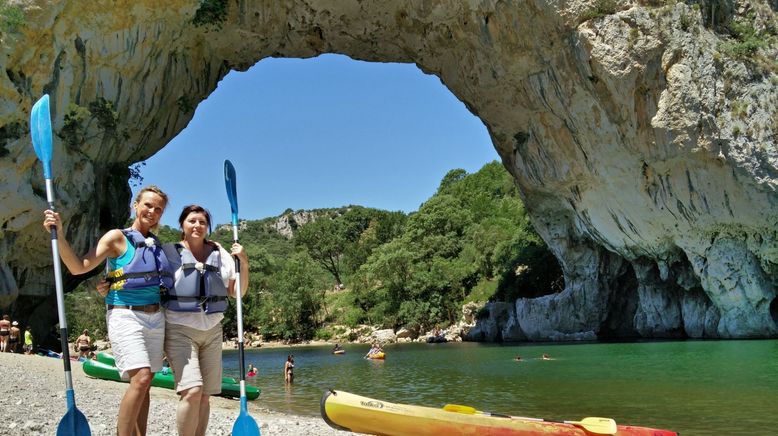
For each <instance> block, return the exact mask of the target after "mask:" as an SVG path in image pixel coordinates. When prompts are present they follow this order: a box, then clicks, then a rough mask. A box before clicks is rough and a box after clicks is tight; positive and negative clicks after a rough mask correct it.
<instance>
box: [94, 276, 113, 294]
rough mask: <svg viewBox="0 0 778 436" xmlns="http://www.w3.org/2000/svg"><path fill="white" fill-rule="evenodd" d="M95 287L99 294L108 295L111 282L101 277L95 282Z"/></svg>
mask: <svg viewBox="0 0 778 436" xmlns="http://www.w3.org/2000/svg"><path fill="white" fill-rule="evenodd" d="M96 289H97V292H98V293H99V294H100V295H101V296H103V297H105V296H106V295H108V291H110V290H111V284H110V283H108V282H107V281H106V280H105V279H103V280H100V283H98V284H97V287H96Z"/></svg>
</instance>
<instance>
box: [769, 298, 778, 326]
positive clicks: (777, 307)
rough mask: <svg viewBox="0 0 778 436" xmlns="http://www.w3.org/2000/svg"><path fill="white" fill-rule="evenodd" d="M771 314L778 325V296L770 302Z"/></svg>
mask: <svg viewBox="0 0 778 436" xmlns="http://www.w3.org/2000/svg"><path fill="white" fill-rule="evenodd" d="M770 316H771V317H772V318H773V322H774V323H775V325H778V297H775V298H773V301H771V302H770Z"/></svg>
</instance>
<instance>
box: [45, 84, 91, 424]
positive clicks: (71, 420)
mask: <svg viewBox="0 0 778 436" xmlns="http://www.w3.org/2000/svg"><path fill="white" fill-rule="evenodd" d="M30 136H32V146H33V148H34V149H35V154H36V155H37V156H38V159H40V161H41V162H42V163H43V178H44V179H45V180H46V201H47V202H48V203H49V209H51V210H54V189H53V188H52V181H51V115H50V112H49V95H48V94H44V95H43V97H41V98H40V100H38V101H37V102H35V104H34V105H33V106H32V113H31V114H30ZM51 254H52V256H53V257H54V283H55V286H56V290H57V314H58V315H59V334H60V340H61V342H62V362H63V363H64V364H65V397H66V401H67V406H68V410H67V412H65V416H63V417H62V419H61V420H60V421H59V425H57V435H58V436H65V435H75V436H90V435H91V434H92V431H91V430H90V429H89V423H88V422H87V420H86V417H85V416H84V414H83V413H81V411H80V410H78V408H76V399H75V395H74V394H73V377H72V375H71V373H70V350H69V349H68V323H67V320H66V319H65V293H64V292H63V290H62V269H61V266H60V262H59V244H58V241H57V228H56V227H54V226H52V227H51Z"/></svg>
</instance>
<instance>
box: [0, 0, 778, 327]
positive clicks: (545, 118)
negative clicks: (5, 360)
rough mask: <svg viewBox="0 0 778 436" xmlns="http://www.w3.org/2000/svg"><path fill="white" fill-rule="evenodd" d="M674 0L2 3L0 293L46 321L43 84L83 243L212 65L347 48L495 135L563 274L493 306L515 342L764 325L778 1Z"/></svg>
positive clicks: (124, 196)
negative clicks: (397, 71) (7, 15)
mask: <svg viewBox="0 0 778 436" xmlns="http://www.w3.org/2000/svg"><path fill="white" fill-rule="evenodd" d="M667 3H668V5H666V6H659V7H655V6H652V5H657V4H664V2H654V1H631V0H619V1H614V2H609V1H594V0H592V1H585V0H568V1H552V2H549V1H539V0H527V1H501V2H496V1H484V2H462V1H458V0H438V1H419V2H386V1H378V0H364V1H349V0H346V1H337V2H333V1H322V2H308V1H304V0H289V1H283V2H279V1H271V0H264V1H262V0H258V1H251V2H249V1H244V0H238V1H227V0H203V1H197V0H187V1H184V0H171V1H167V2H164V4H161V3H159V2H152V1H147V0H145V1H144V0H138V1H134V2H120V3H116V2H112V1H107V0H91V1H83V0H81V1H76V0H74V1H67V2H53V1H44V0H35V1H25V2H19V3H14V4H20V5H22V7H23V9H24V14H25V23H24V25H22V26H21V27H19V29H18V31H13V29H8V28H4V29H3V32H4V33H3V34H2V48H1V49H0V63H2V65H3V67H4V68H2V69H0V182H1V183H0V203H1V204H2V208H1V209H0V273H2V278H1V279H0V306H2V309H4V310H10V311H13V312H15V313H17V314H18V315H17V316H22V317H24V316H28V315H29V314H33V313H34V314H35V316H36V319H37V320H38V322H41V323H45V322H48V323H51V320H52V318H53V317H54V316H53V315H52V314H53V313H55V311H52V310H51V306H52V298H51V294H52V289H53V288H52V277H51V269H50V260H49V259H50V257H49V253H48V247H49V245H48V243H47V241H46V233H45V232H44V231H43V229H41V227H40V216H41V213H40V211H41V210H43V209H44V208H45V199H44V189H43V182H42V177H41V169H40V165H39V164H38V163H37V162H36V159H35V156H34V154H33V151H32V148H31V147H30V140H29V128H28V121H27V120H28V117H29V111H30V107H31V106H32V103H33V102H34V101H35V100H36V99H37V98H38V97H39V96H40V95H41V94H42V93H49V94H50V95H51V104H52V111H53V118H54V120H53V123H54V130H55V135H56V150H55V159H54V168H55V173H56V180H55V183H56V189H57V197H58V207H59V208H60V209H61V210H62V211H63V212H64V216H65V217H66V226H67V233H68V237H69V238H70V240H71V241H72V242H73V245H74V246H75V247H76V249H77V250H79V251H85V250H86V249H87V248H88V246H89V245H90V243H91V242H93V241H94V240H95V239H96V237H97V236H98V235H99V234H101V233H102V232H103V231H105V230H106V229H107V228H110V227H113V226H116V225H118V224H120V223H121V222H123V221H124V220H125V219H126V218H127V214H128V202H129V190H128V188H127V185H126V181H127V177H128V175H129V173H128V171H127V166H128V165H130V164H132V163H134V162H137V161H140V160H143V159H145V158H147V157H149V156H150V155H152V154H153V153H154V152H155V151H157V150H159V149H160V148H161V147H163V146H164V145H165V144H166V143H167V142H168V141H169V140H170V139H171V138H172V137H174V136H175V135H176V134H177V133H178V132H179V131H181V130H182V129H183V128H184V127H185V126H186V124H187V123H188V122H189V120H190V119H191V117H192V115H193V108H194V107H196V105H197V103H198V102H200V101H202V100H203V99H204V98H205V97H207V96H208V94H210V93H211V92H213V90H214V89H215V88H216V85H217V83H218V81H219V80H220V79H221V78H222V77H223V76H224V75H225V74H226V73H227V72H228V71H230V70H245V69H247V68H249V67H250V66H251V65H253V64H254V63H256V62H257V61H260V60H261V59H263V58H266V57H269V56H274V57H302V58H305V57H311V56H316V55H318V54H321V53H342V54H346V55H348V56H351V57H352V58H354V59H360V60H365V61H376V62H407V63H415V64H416V65H417V66H419V68H420V69H421V70H422V71H424V72H425V73H428V74H434V75H436V76H438V77H439V78H440V80H441V82H442V83H443V84H444V85H445V86H446V87H447V88H448V89H449V90H450V91H451V92H452V93H453V94H454V95H456V96H457V97H458V98H459V99H460V100H462V101H463V102H464V103H465V104H466V105H467V107H468V108H469V109H470V110H471V111H472V112H473V113H474V114H475V115H477V116H478V117H479V118H480V119H481V120H482V121H483V122H484V124H485V125H486V126H487V128H488V130H489V132H490V134H491V137H492V140H493V143H494V146H495V147H496V149H497V150H498V152H499V153H500V156H501V157H502V160H503V163H504V165H505V167H506V168H507V169H508V170H509V171H510V172H511V173H512V174H513V175H514V176H515V179H516V181H517V183H518V185H519V187H520V189H521V192H522V195H523V197H524V200H525V203H526V205H527V210H528V211H529V213H530V215H531V217H532V219H533V223H534V224H535V226H536V228H537V230H538V232H539V233H540V234H541V236H542V237H543V238H544V240H545V241H546V242H547V243H548V244H549V246H550V247H551V249H552V250H553V252H554V253H555V255H556V256H557V259H558V260H559V262H560V265H561V267H562V269H563V271H564V275H565V280H566V282H565V289H564V290H563V291H562V292H560V293H558V294H554V295H550V296H545V297H541V298H537V299H533V300H520V301H518V302H516V304H515V305H511V306H512V307H511V308H510V309H506V313H507V314H509V315H510V316H508V317H507V318H506V322H507V324H506V325H505V327H506V328H508V330H509V331H510V332H511V333H510V335H511V336H515V337H517V338H521V337H526V338H528V339H530V340H539V339H559V340H568V339H579V338H592V337H603V336H630V335H631V336H647V337H679V336H689V337H724V338H727V337H774V336H776V335H777V334H778V326H777V325H776V320H777V319H778V302H776V289H775V286H776V279H777V278H778V243H777V241H778V235H776V223H778V196H776V192H775V190H776V183H777V182H778V179H777V178H776V174H777V173H776V168H778V150H777V149H776V142H777V140H776V136H777V135H778V115H776V113H777V112H776V106H778V103H776V101H777V100H778V86H777V84H778V75H776V70H777V69H778V68H776V67H775V62H774V59H775V58H776V53H778V51H777V49H776V44H777V43H776V42H775V38H774V37H772V36H770V35H774V34H775V33H776V29H775V23H776V9H777V8H778V6H776V4H775V2H774V1H734V0H733V1H725V2H715V3H712V2H700V3H699V4H701V5H702V6H701V7H698V6H695V4H697V3H698V2H694V1H689V2H688V3H689V4H686V3H684V2H677V3H676V2H667ZM711 5H713V6H711ZM733 16H734V17H735V18H737V19H739V20H742V21H743V22H744V23H745V24H744V25H745V26H750V27H748V29H752V30H754V33H753V34H754V35H757V37H761V38H762V39H759V40H757V41H756V42H754V41H751V42H752V43H754V44H752V47H755V50H753V51H749V50H751V49H748V50H747V51H746V52H745V54H743V53H741V52H738V49H742V48H743V46H737V45H733V44H731V43H732V39H731V38H730V39H726V40H725V37H724V36H723V35H724V33H725V32H723V31H722V27H721V26H722V25H723V24H724V23H727V22H728V21H729V20H730V19H731V18H732V17H733ZM727 44H730V45H727ZM738 53H740V54H738ZM76 282H77V280H69V281H68V286H69V287H72V286H73V285H74V284H75V283H76ZM9 305H10V306H9ZM38 315H42V316H40V317H39V316H38ZM29 316H32V315H29ZM21 321H22V322H26V321H27V320H21ZM508 326H509V327H508ZM503 337H505V335H503Z"/></svg>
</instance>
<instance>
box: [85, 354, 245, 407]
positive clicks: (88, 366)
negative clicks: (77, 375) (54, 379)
mask: <svg viewBox="0 0 778 436" xmlns="http://www.w3.org/2000/svg"><path fill="white" fill-rule="evenodd" d="M81 368H82V369H83V370H84V373H85V374H86V375H88V376H90V377H94V378H100V379H103V380H113V381H118V382H124V383H127V382H128V380H122V378H121V376H120V375H119V370H118V369H117V368H116V367H115V366H113V365H109V364H106V363H104V362H100V361H98V360H87V361H85V362H84V363H83V365H82V366H81ZM227 379H228V380H235V379H231V378H229V377H228V378H227ZM175 384H176V383H175V379H174V377H173V373H172V372H169V373H167V374H164V373H162V372H157V373H154V378H152V379H151V385H152V386H156V387H158V388H165V389H174V388H175ZM259 393H260V390H259V389H258V388H257V387H255V386H251V385H246V398H247V399H249V400H256V399H257V398H258V397H259ZM219 396H222V397H227V398H240V384H238V383H235V382H225V381H224V379H222V392H221V394H219Z"/></svg>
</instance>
